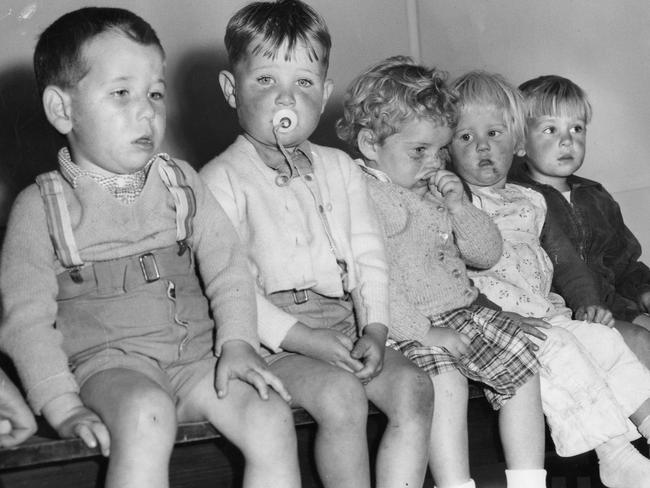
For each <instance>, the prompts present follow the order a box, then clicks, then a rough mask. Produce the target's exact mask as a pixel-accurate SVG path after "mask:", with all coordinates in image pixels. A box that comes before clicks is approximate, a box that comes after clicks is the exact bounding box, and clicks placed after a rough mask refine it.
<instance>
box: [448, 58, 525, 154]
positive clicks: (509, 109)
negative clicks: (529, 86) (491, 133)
mask: <svg viewBox="0 0 650 488" xmlns="http://www.w3.org/2000/svg"><path fill="white" fill-rule="evenodd" d="M453 87H454V88H455V89H456V90H457V91H458V94H459V97H460V107H461V109H462V108H463V107H470V106H475V105H479V106H493V107H495V108H497V109H503V112H504V114H503V115H504V122H505V124H506V127H508V130H509V131H510V132H512V134H513V135H514V137H515V140H516V141H517V143H518V144H520V145H521V144H523V143H524V142H525V136H526V119H525V117H524V100H523V97H522V95H521V93H520V92H519V90H518V89H517V88H515V87H514V86H513V85H512V84H510V83H509V82H508V81H507V80H506V79H505V78H504V77H503V76H501V75H500V74H497V73H489V72H487V71H480V70H475V71H470V72H468V73H465V74H464V75H462V76H461V77H459V78H458V79H456V80H455V81H454V83H453Z"/></svg>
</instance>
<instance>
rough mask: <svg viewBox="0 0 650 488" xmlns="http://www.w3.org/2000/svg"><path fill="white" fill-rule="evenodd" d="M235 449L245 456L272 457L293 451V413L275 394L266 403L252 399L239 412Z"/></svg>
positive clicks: (294, 437) (294, 440)
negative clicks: (238, 436) (238, 437)
mask: <svg viewBox="0 0 650 488" xmlns="http://www.w3.org/2000/svg"><path fill="white" fill-rule="evenodd" d="M241 418H242V421H240V422H239V425H240V426H241V427H242V430H241V432H240V433H239V434H240V435H241V437H240V444H241V445H239V446H238V447H239V448H240V449H241V450H242V452H244V453H245V454H246V456H247V457H249V458H251V457H269V456H271V457H273V456H275V455H280V454H281V453H282V454H284V453H286V452H295V450H296V444H297V443H296V432H295V426H294V422H293V412H292V411H291V408H290V407H289V405H288V404H287V403H286V402H285V401H284V400H282V399H281V398H280V397H278V396H276V395H271V396H270V397H269V399H268V400H262V399H260V398H257V397H255V398H254V399H253V400H252V401H250V402H248V404H247V405H246V407H245V408H244V409H243V411H242V412H241Z"/></svg>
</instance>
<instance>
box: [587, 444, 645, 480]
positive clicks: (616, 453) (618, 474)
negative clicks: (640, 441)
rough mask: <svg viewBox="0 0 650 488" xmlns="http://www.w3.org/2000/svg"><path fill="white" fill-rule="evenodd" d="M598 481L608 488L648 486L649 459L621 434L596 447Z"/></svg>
mask: <svg viewBox="0 0 650 488" xmlns="http://www.w3.org/2000/svg"><path fill="white" fill-rule="evenodd" d="M596 455H597V456H598V464H599V465H600V481H602V483H603V484H604V485H605V486H608V487H609V488H650V460H648V459H646V458H645V457H644V456H643V455H641V453H640V452H639V451H637V450H636V449H635V448H634V446H633V445H632V444H630V442H629V441H628V440H627V439H626V438H625V436H623V435H619V436H617V437H614V438H613V439H611V440H609V441H607V442H604V443H603V444H601V445H600V446H598V447H597V448H596Z"/></svg>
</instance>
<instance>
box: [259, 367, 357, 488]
mask: <svg viewBox="0 0 650 488" xmlns="http://www.w3.org/2000/svg"><path fill="white" fill-rule="evenodd" d="M271 370H272V371H273V372H274V373H275V374H276V375H277V376H278V377H279V378H280V379H281V380H282V382H283V383H284V385H285V387H286V388H287V390H289V393H291V396H292V399H293V402H294V403H295V404H296V405H299V406H301V407H303V408H304V409H305V410H307V411H308V412H309V413H310V414H311V415H312V417H314V419H315V420H316V423H317V424H318V431H317V432H316V441H315V446H314V454H315V458H316V466H317V467H318V472H319V474H320V477H321V480H322V482H323V485H324V486H325V487H326V488H346V487H349V488H366V487H367V488H369V487H370V464H369V460H368V441H367V434H366V422H367V416H368V399H367V398H366V393H365V391H364V389H363V385H362V384H361V382H359V380H358V379H357V378H356V377H355V376H353V375H352V374H350V373H348V372H346V371H344V370H342V369H341V368H339V367H336V366H333V365H331V364H328V363H325V362H323V361H320V360H317V359H312V358H309V357H306V356H301V355H292V356H287V357H285V358H282V359H280V360H278V361H277V362H275V363H273V364H272V365H271Z"/></svg>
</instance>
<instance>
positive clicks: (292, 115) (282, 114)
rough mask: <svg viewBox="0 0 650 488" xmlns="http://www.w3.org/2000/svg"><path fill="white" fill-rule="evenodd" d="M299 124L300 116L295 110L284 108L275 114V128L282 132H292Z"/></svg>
mask: <svg viewBox="0 0 650 488" xmlns="http://www.w3.org/2000/svg"><path fill="white" fill-rule="evenodd" d="M297 124H298V116H297V115H296V112H294V111H293V110H289V109H287V108H283V109H282V110H278V111H277V112H276V113H275V115H274V116H273V130H275V131H277V132H279V133H280V134H286V133H287V132H291V131H292V130H293V129H294V128H295V127H296V125H297Z"/></svg>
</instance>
